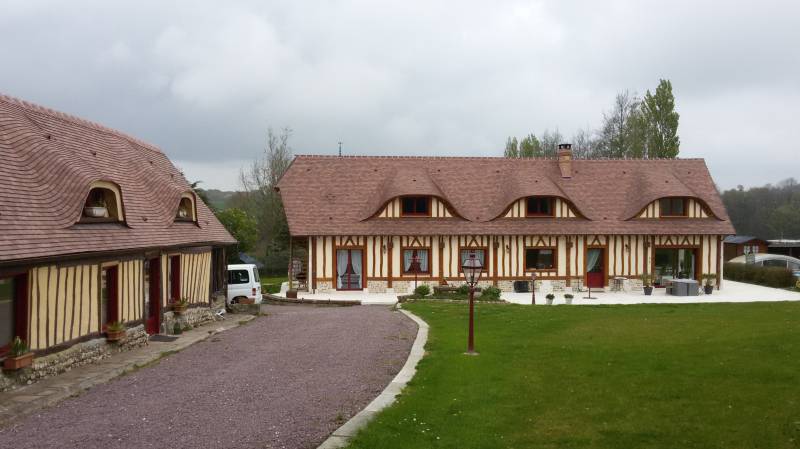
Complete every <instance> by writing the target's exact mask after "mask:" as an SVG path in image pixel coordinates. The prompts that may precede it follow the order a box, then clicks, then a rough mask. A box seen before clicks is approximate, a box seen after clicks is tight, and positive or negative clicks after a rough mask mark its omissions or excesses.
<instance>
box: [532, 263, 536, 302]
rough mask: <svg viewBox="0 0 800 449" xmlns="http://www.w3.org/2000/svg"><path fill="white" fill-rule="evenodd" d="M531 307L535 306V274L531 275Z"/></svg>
mask: <svg viewBox="0 0 800 449" xmlns="http://www.w3.org/2000/svg"><path fill="white" fill-rule="evenodd" d="M531 305H536V272H535V271H534V272H532V273H531Z"/></svg>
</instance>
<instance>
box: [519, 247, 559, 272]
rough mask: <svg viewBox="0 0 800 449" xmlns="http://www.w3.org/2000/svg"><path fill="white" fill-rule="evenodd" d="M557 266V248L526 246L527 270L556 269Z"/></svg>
mask: <svg viewBox="0 0 800 449" xmlns="http://www.w3.org/2000/svg"><path fill="white" fill-rule="evenodd" d="M555 268H556V251H555V248H526V249H525V270H528V271H533V270H554V269H555Z"/></svg>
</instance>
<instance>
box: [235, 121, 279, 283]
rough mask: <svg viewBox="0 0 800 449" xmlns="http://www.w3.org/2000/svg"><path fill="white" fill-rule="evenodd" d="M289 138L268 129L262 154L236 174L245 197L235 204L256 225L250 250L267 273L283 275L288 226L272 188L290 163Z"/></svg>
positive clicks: (277, 196)
mask: <svg viewBox="0 0 800 449" xmlns="http://www.w3.org/2000/svg"><path fill="white" fill-rule="evenodd" d="M291 135H292V130H291V129H289V128H283V129H281V130H280V131H279V132H278V133H275V132H274V131H273V130H272V128H270V129H269V130H268V131H267V145H266V148H264V152H263V154H262V155H261V157H259V158H258V159H256V160H255V161H253V162H252V163H251V164H250V166H248V167H246V168H244V169H242V172H241V173H240V182H241V184H242V187H243V189H244V191H245V195H244V196H243V197H241V198H240V201H238V203H239V204H240V206H241V208H242V209H244V210H245V211H246V212H247V214H248V215H249V216H251V217H254V218H255V220H256V222H257V223H258V242H257V243H256V245H255V248H254V249H255V251H256V253H257V254H263V257H264V263H265V265H266V269H267V270H268V271H271V272H283V271H284V270H285V269H286V267H287V266H288V251H287V248H288V246H289V226H288V224H287V222H286V215H285V214H284V211H283V203H282V202H281V198H280V195H279V194H278V193H277V192H276V191H275V186H276V185H277V184H278V180H280V178H281V176H283V173H284V172H286V169H287V168H289V164H291V162H292V149H291V148H290V147H289V138H290V137H291Z"/></svg>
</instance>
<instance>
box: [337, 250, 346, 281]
mask: <svg viewBox="0 0 800 449" xmlns="http://www.w3.org/2000/svg"><path fill="white" fill-rule="evenodd" d="M346 270H347V250H346V249H340V250H337V251H336V274H337V276H336V288H342V276H343V275H344V273H345V271H346Z"/></svg>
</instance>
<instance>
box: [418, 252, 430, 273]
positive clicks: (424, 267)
mask: <svg viewBox="0 0 800 449" xmlns="http://www.w3.org/2000/svg"><path fill="white" fill-rule="evenodd" d="M417 257H419V271H421V272H423V273H427V272H428V250H419V251H417Z"/></svg>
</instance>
